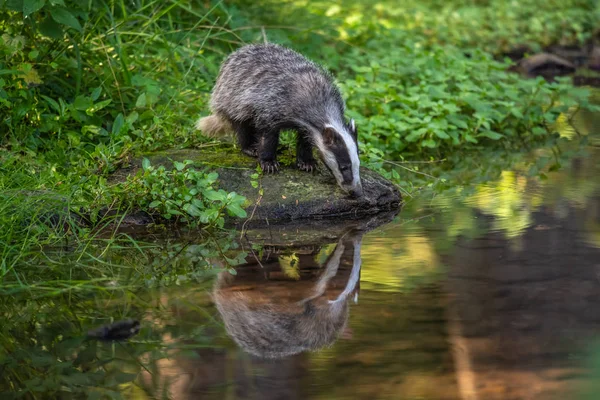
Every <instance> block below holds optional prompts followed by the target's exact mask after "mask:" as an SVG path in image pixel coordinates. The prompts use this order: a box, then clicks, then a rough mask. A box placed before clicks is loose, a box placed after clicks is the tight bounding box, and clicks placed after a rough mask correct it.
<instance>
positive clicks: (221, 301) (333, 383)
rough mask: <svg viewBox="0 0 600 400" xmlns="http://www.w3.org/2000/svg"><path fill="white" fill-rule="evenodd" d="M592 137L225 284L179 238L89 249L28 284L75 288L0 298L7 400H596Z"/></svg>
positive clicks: (296, 247) (597, 168)
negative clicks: (52, 277)
mask: <svg viewBox="0 0 600 400" xmlns="http://www.w3.org/2000/svg"><path fill="white" fill-rule="evenodd" d="M597 126H600V117H599V116H594V115H582V116H581V117H580V119H579V120H578V122H577V124H576V127H577V128H578V130H579V131H580V132H583V133H586V134H588V133H589V135H588V137H587V139H586V142H587V143H586V144H584V145H582V146H573V149H567V148H563V153H562V155H557V154H556V153H555V152H553V151H552V149H551V148H548V149H542V150H537V151H535V152H533V153H532V154H531V155H530V156H529V157H528V158H524V159H522V160H521V161H520V162H519V163H517V164H515V165H513V166H512V167H510V168H504V169H503V170H502V172H501V173H500V175H499V177H498V178H497V179H494V180H491V181H489V182H487V183H483V184H477V185H468V186H465V187H463V188H461V189H460V190H459V189H456V190H448V191H445V192H444V193H442V194H437V195H434V194H430V195H421V196H420V197H419V198H418V199H408V201H407V204H406V205H405V207H404V209H403V210H402V211H401V212H400V214H399V215H398V216H397V217H396V218H395V219H394V220H393V221H392V222H391V223H389V224H386V225H382V226H379V227H378V228H376V229H374V230H372V231H370V232H367V233H364V232H362V231H360V230H352V229H350V230H347V232H346V233H345V235H344V236H343V237H342V238H340V239H330V240H326V239H323V237H326V236H327V235H321V239H320V240H319V241H317V242H315V241H312V242H311V241H310V240H308V241H301V240H295V239H296V237H295V236H294V235H295V231H294V229H290V230H289V231H288V232H287V233H286V235H287V238H286V240H283V241H279V242H278V243H279V244H271V245H269V246H265V247H262V248H260V249H259V248H255V249H252V250H250V249H249V248H246V249H245V250H246V251H249V255H248V257H247V258H246V262H245V263H243V264H241V265H240V266H238V268H237V269H236V271H237V273H236V274H235V275H233V274H231V273H229V272H227V271H226V270H222V269H218V270H214V272H212V273H208V274H207V273H206V272H202V271H203V269H202V268H201V266H202V262H205V259H206V257H207V254H208V250H207V249H206V248H205V247H203V246H202V245H201V244H199V243H202V240H194V239H193V238H192V239H190V238H189V237H186V236H185V235H184V236H180V237H178V238H175V239H174V238H172V237H171V238H170V239H168V240H167V239H164V238H160V237H158V238H156V240H154V239H152V238H151V240H148V241H147V242H149V243H153V245H152V246H150V245H149V246H148V249H150V250H151V251H150V250H148V249H147V248H146V247H145V246H143V245H140V246H138V247H136V248H135V249H133V250H132V249H131V248H128V247H116V248H113V249H112V250H111V251H106V249H104V250H103V249H102V248H100V249H99V250H98V252H97V253H96V254H95V255H94V256H93V260H95V261H94V263H91V264H89V265H88V267H89V268H91V267H90V265H92V266H93V270H94V271H96V274H95V275H93V274H92V275H93V276H94V279H95V280H94V279H90V276H91V275H90V273H89V270H88V272H87V274H88V275H86V279H84V278H82V277H81V276H79V275H78V274H81V271H79V270H77V269H76V267H75V266H76V265H75V264H71V261H68V260H66V261H65V263H64V265H61V264H60V263H56V259H54V261H53V262H48V261H47V260H45V259H44V258H41V259H40V261H39V263H40V271H38V272H36V274H39V275H40V276H42V275H43V274H45V273H48V271H49V270H50V271H52V270H53V269H57V268H63V269H64V268H67V266H68V268H72V269H73V270H72V271H71V272H70V274H72V275H70V276H71V279H73V281H74V282H80V284H77V283H76V284H70V286H65V287H63V288H61V287H60V286H57V285H56V284H54V286H50V285H48V287H43V286H44V285H40V287H34V288H32V289H31V292H29V293H18V294H15V295H14V296H2V300H1V301H2V303H1V305H2V307H3V311H2V315H3V318H4V320H5V321H4V322H5V323H4V324H3V325H4V326H3V328H2V330H1V332H2V337H1V339H2V343H3V346H4V356H3V359H2V360H0V371H2V375H3V377H4V380H3V381H2V384H3V386H0V388H2V390H4V393H3V395H2V398H13V397H14V398H17V397H24V398H38V399H45V398H86V397H89V398H119V397H123V398H136V399H146V398H148V399H149V398H174V399H192V398H194V399H369V400H372V399H432V400H442V399H443V400H454V399H462V400H467V399H468V400H471V399H486V400H489V399H504V400H509V399H555V398H556V399H585V398H590V399H591V398H597V397H596V396H598V395H600V386H599V385H598V383H597V377H598V376H600V368H598V365H599V364H600V363H599V362H598V360H599V359H600V352H597V351H596V350H597V348H598V342H599V339H600V178H599V176H600V141H599V140H598V139H595V136H594V135H593V133H594V132H593V129H596V128H594V127H597ZM569 132H570V133H569ZM572 133H573V131H567V132H566V134H572ZM540 159H547V160H554V161H552V162H557V161H558V162H560V163H561V164H562V165H561V168H560V169H558V170H557V171H554V172H550V173H544V174H540V173H539V172H537V171H536V170H532V165H535V164H536V163H537V162H538V161H539V160H540ZM232 253H235V250H228V254H232ZM203 260H204V261H203ZM174 263H175V264H177V265H175V266H174ZM73 265H75V266H73ZM195 268H196V269H198V270H199V271H200V272H194V271H195ZM173 270H177V271H178V272H177V273H176V274H172V273H171V272H172V271H173ZM182 271H183V272H182ZM36 276H37V275H36ZM161 277H162V278H161ZM190 277H191V278H190ZM167 278H168V279H170V280H171V282H170V283H171V284H170V285H169V286H165V288H162V289H161V288H154V289H140V288H142V287H152V282H156V281H157V280H160V279H164V280H167ZM158 286H159V287H160V286H162V285H158ZM124 318H135V319H139V320H140V322H141V330H140V332H139V333H138V334H137V335H134V336H133V337H131V338H130V339H129V340H128V341H122V342H102V341H95V340H86V339H85V338H84V336H85V332H86V331H87V330H88V329H91V328H94V327H97V326H99V325H102V324H105V323H109V322H111V320H113V319H114V320H119V319H124Z"/></svg>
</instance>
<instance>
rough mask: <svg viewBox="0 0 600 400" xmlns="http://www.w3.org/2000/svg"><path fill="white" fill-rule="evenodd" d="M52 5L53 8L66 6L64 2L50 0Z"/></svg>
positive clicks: (61, 0)
mask: <svg viewBox="0 0 600 400" xmlns="http://www.w3.org/2000/svg"><path fill="white" fill-rule="evenodd" d="M50 4H52V5H53V6H63V7H64V5H65V2H64V0H50Z"/></svg>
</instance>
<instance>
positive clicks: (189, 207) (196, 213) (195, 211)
mask: <svg viewBox="0 0 600 400" xmlns="http://www.w3.org/2000/svg"><path fill="white" fill-rule="evenodd" d="M183 210H184V211H185V212H187V213H188V214H190V215H191V216H192V217H200V216H202V211H200V209H199V208H198V207H196V206H195V205H193V204H191V203H186V204H184V205H183Z"/></svg>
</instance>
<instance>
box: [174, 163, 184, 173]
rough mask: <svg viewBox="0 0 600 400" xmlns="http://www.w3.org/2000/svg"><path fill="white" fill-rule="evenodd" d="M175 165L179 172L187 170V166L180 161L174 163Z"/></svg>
mask: <svg viewBox="0 0 600 400" xmlns="http://www.w3.org/2000/svg"><path fill="white" fill-rule="evenodd" d="M173 165H174V166H175V168H176V169H177V171H181V170H183V169H184V168H185V164H184V163H182V162H179V161H175V162H174V163H173Z"/></svg>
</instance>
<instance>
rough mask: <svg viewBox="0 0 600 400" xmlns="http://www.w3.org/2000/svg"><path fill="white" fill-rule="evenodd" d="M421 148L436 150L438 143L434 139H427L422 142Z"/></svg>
mask: <svg viewBox="0 0 600 400" xmlns="http://www.w3.org/2000/svg"><path fill="white" fill-rule="evenodd" d="M421 146H423V147H429V148H430V149H435V148H436V146H437V143H436V142H435V140H433V139H426V140H423V141H422V142H421Z"/></svg>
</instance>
